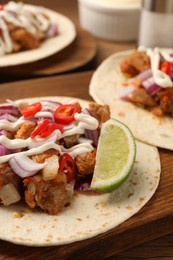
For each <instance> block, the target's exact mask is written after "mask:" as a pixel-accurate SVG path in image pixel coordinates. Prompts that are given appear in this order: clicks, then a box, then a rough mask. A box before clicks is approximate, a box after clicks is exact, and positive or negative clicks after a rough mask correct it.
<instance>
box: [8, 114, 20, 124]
mask: <svg viewBox="0 0 173 260" xmlns="http://www.w3.org/2000/svg"><path fill="white" fill-rule="evenodd" d="M8 120H9V121H10V122H16V121H17V120H18V118H17V117H15V116H13V115H10V114H9V115H8Z"/></svg>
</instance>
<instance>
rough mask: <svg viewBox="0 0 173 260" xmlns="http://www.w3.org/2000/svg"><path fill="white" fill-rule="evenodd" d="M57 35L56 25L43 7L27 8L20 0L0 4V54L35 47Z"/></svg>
mask: <svg viewBox="0 0 173 260" xmlns="http://www.w3.org/2000/svg"><path fill="white" fill-rule="evenodd" d="M56 35H58V28H57V25H56V24H54V23H53V22H52V21H51V19H50V17H48V15H47V14H46V13H45V11H44V8H42V7H34V8H32V9H31V8H29V7H28V6H27V5H25V4H23V3H22V2H19V3H15V2H13V1H10V2H9V3H8V4H6V5H0V56H3V55H6V54H9V53H15V52H19V51H22V50H31V49H36V48H38V47H39V46H40V44H41V43H42V42H43V41H44V40H45V39H48V38H50V37H54V36H56Z"/></svg>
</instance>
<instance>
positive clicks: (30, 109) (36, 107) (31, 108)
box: [20, 102, 42, 118]
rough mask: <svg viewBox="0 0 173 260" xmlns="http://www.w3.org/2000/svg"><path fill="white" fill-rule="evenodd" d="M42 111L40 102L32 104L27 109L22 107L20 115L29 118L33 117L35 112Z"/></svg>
mask: <svg viewBox="0 0 173 260" xmlns="http://www.w3.org/2000/svg"><path fill="white" fill-rule="evenodd" d="M41 109H42V105H41V103H40V102H36V103H33V104H31V105H29V106H27V107H24V108H23V109H21V111H20V112H21V114H22V115H23V116H24V117H25V118H29V117H32V116H34V115H35V114H36V113H37V112H39V111H40V110H41Z"/></svg>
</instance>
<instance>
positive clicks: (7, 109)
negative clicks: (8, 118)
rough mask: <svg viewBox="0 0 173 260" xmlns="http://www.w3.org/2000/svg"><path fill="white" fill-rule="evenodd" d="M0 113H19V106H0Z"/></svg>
mask: <svg viewBox="0 0 173 260" xmlns="http://www.w3.org/2000/svg"><path fill="white" fill-rule="evenodd" d="M0 114H11V115H18V114H19V110H18V108H17V107H14V106H10V105H7V106H0Z"/></svg>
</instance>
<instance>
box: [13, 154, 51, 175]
mask: <svg viewBox="0 0 173 260" xmlns="http://www.w3.org/2000/svg"><path fill="white" fill-rule="evenodd" d="M9 164H10V166H11V168H12V170H13V171H14V172H15V173H16V174H17V175H19V176H20V177H21V178H26V177H29V176H33V175H34V174H35V173H36V172H38V171H39V170H41V169H43V167H44V166H45V165H46V164H45V163H36V162H34V161H33V160H31V159H30V158H29V157H27V156H26V155H24V154H19V155H16V156H14V157H13V158H12V159H11V160H10V161H9Z"/></svg>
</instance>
